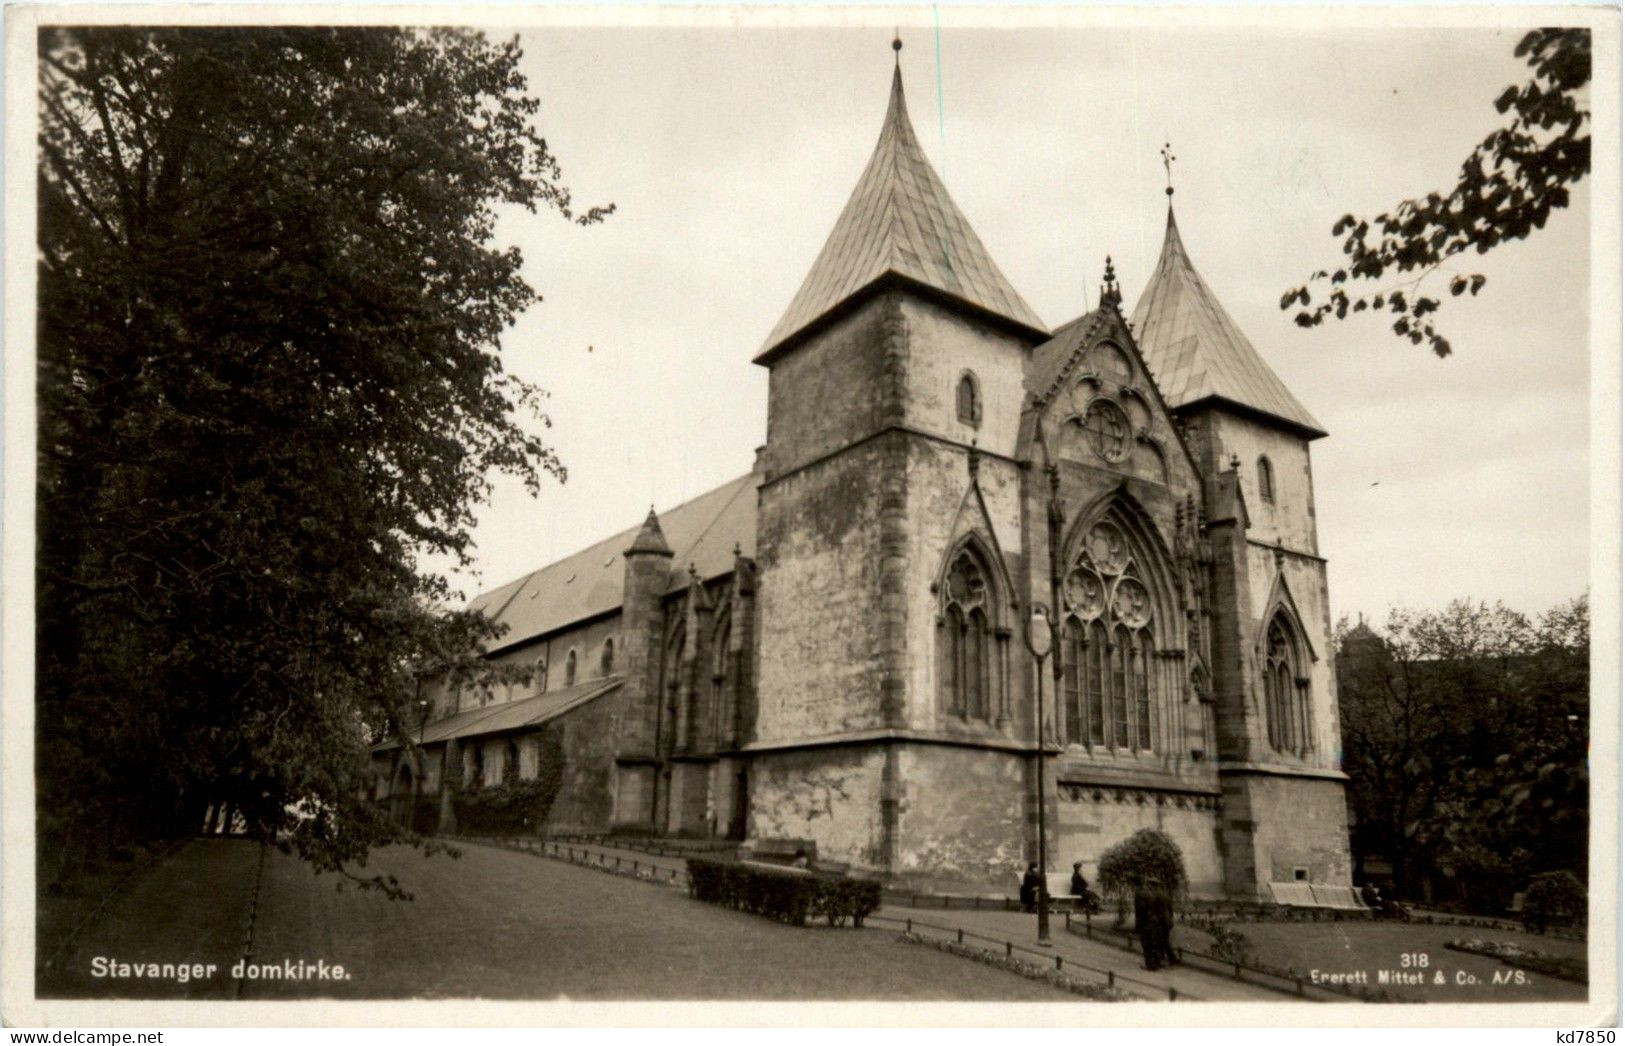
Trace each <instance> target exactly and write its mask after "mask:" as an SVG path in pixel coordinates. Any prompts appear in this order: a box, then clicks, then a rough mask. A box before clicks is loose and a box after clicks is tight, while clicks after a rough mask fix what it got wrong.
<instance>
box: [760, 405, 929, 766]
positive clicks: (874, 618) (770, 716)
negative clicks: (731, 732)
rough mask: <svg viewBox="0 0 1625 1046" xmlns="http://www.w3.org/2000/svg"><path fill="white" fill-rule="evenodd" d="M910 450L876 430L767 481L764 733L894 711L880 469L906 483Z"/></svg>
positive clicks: (822, 728)
mask: <svg viewBox="0 0 1625 1046" xmlns="http://www.w3.org/2000/svg"><path fill="white" fill-rule="evenodd" d="M902 450H903V448H902V446H901V444H898V443H897V442H896V440H895V439H894V438H892V437H884V438H881V439H877V440H871V441H869V442H866V443H863V444H861V445H860V446H857V447H854V448H852V449H850V450H848V451H846V452H845V453H842V454H840V455H838V456H836V457H834V458H830V459H827V460H825V461H823V462H820V463H819V464H816V465H813V466H811V467H809V468H806V469H804V470H802V471H799V472H796V473H794V474H792V475H790V476H787V477H784V478H783V479H780V480H778V481H770V482H769V483H768V484H767V485H764V486H763V488H762V491H761V511H760V519H759V525H758V532H757V557H758V564H759V568H760V574H759V580H758V584H757V594H756V600H757V605H758V607H759V610H758V616H757V621H758V623H759V626H760V632H759V633H758V635H759V640H758V642H759V647H758V662H757V717H756V730H755V738H756V740H757V741H758V742H773V741H783V740H802V739H810V738H819V737H828V736H831V735H836V734H840V733H843V732H849V731H855V730H864V729H873V728H875V727H878V726H881V725H882V724H883V723H884V721H885V713H884V709H883V693H884V691H885V688H886V680H887V679H888V678H889V676H890V672H891V665H890V664H889V663H888V661H887V660H886V654H887V648H886V643H885V630H884V628H883V627H882V622H881V620H880V614H881V598H882V576H883V566H884V564H883V563H882V558H883V557H882V533H883V525H882V519H881V506H882V501H883V498H884V496H885V493H886V492H885V490H884V489H883V488H884V482H883V480H882V479H880V478H879V477H886V476H895V477H897V482H898V483H900V482H901V477H902V473H903V455H902Z"/></svg>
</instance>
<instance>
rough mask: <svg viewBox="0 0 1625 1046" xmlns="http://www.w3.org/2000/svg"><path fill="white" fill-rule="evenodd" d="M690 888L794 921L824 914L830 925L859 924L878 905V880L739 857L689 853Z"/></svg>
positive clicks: (706, 897) (704, 897)
mask: <svg viewBox="0 0 1625 1046" xmlns="http://www.w3.org/2000/svg"><path fill="white" fill-rule="evenodd" d="M687 863H688V892H689V894H690V895H692V896H693V897H694V898H695V899H697V900H701V901H706V902H708V903H710V904H720V905H723V906H724V907H728V908H733V909H735V910H737V911H741V912H750V913H751V914H753V915H762V916H766V917H767V918H769V919H777V920H779V921H780V922H786V923H789V924H790V925H792V926H805V925H806V924H807V920H808V919H809V918H811V919H817V918H819V917H822V918H824V919H827V920H828V921H829V924H830V925H831V926H844V925H845V924H846V921H847V920H848V919H850V920H852V925H853V926H862V925H863V920H864V918H865V917H866V916H867V915H869V913H870V912H873V911H874V910H875V909H876V908H879V907H880V884H879V883H878V882H871V881H868V880H864V879H834V878H829V877H826V876H822V875H815V874H813V873H811V872H799V871H789V870H786V871H782V872H781V871H777V870H775V869H772V868H758V867H755V866H753V865H748V864H743V863H741V862H738V861H717V860H712V859H710V858H706V857H690V858H688V859H687Z"/></svg>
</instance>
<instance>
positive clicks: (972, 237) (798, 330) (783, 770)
mask: <svg viewBox="0 0 1625 1046" xmlns="http://www.w3.org/2000/svg"><path fill="white" fill-rule="evenodd" d="M893 46H894V49H900V48H901V43H900V42H896V41H894V43H893ZM1046 337H1047V334H1046V331H1045V329H1044V325H1043V323H1042V321H1041V320H1040V319H1039V318H1038V316H1037V315H1036V314H1035V313H1034V312H1033V311H1032V309H1031V308H1030V307H1028V305H1027V303H1026V302H1024V301H1023V300H1022V298H1021V296H1020V295H1019V294H1018V293H1017V292H1016V291H1015V289H1014V288H1013V287H1011V286H1010V284H1009V282H1008V281H1007V280H1006V279H1005V277H1004V275H1003V274H1002V273H1001V272H1000V271H999V268H998V266H997V265H995V264H994V262H993V260H992V258H991V257H989V255H988V252H987V250H986V248H985V247H984V246H983V244H982V242H981V241H980V239H978V237H977V236H976V234H975V232H974V231H973V230H972V229H971V227H970V224H969V222H968V221H967V220H966V219H965V216H964V215H963V214H962V213H961V212H960V210H959V208H958V207H957V206H956V205H955V204H954V202H953V201H952V200H951V199H950V198H949V196H948V192H947V189H946V188H945V186H944V185H943V183H942V181H941V179H940V178H939V177H938V176H937V174H936V172H935V171H934V170H933V169H932V167H931V165H930V163H929V161H928V160H927V159H926V157H925V154H924V152H923V150H922V149H921V147H920V143H919V140H918V139H917V138H916V136H915V133H914V128H913V127H912V125H911V123H910V121H909V116H908V109H907V105H906V102H905V99H904V95H903V82H902V73H901V68H900V66H899V67H898V68H897V69H895V70H894V72H893V76H892V84H891V95H890V99H889V102H888V105H887V109H886V114H885V118H884V121H883V123H882V126H881V130H880V137H879V140H878V141H877V142H876V144H875V147H874V152H873V154H872V155H871V157H870V159H869V162H868V165H867V166H866V167H865V168H864V171H863V173H862V175H861V177H860V178H859V180H858V184H857V187H856V188H855V189H854V190H853V192H852V195H851V197H850V199H849V200H848V201H847V204H846V206H845V208H844V209H843V210H842V211H841V214H840V217H839V218H838V219H837V221H836V223H835V227H834V229H833V231H832V232H831V233H830V235H829V238H828V241H827V242H826V243H825V245H824V247H823V250H822V251H820V253H819V254H818V257H817V259H816V260H815V261H814V263H813V265H812V269H811V271H810V272H809V273H808V274H807V277H806V279H805V281H804V282H803V283H802V285H801V288H800V290H799V291H798V292H797V293H796V295H795V297H794V299H793V300H792V301H791V303H790V306H789V308H788V309H787V310H786V312H785V313H784V316H783V318H782V319H781V320H780V321H779V322H778V324H777V326H776V327H774V329H773V331H772V333H771V334H770V335H769V336H768V338H767V341H766V343H765V345H764V346H763V348H762V351H761V353H760V354H759V355H758V356H757V357H756V361H755V362H757V363H758V364H760V365H762V366H765V367H767V368H768V369H769V372H770V375H769V391H768V396H769V399H768V413H767V416H768V424H767V443H766V446H765V447H764V449H763V452H762V457H761V462H762V473H761V486H760V491H759V508H758V513H759V515H758V520H759V521H758V534H757V566H758V570H759V575H758V577H759V580H758V588H757V597H758V606H759V620H760V634H759V641H758V643H759V645H758V658H759V675H758V691H757V693H758V707H757V719H756V724H755V730H754V736H753V739H752V741H751V743H750V745H749V749H748V750H749V752H750V753H751V756H752V762H751V771H750V773H751V782H750V814H749V825H748V829H747V833H748V835H749V837H750V838H752V839H760V840H797V841H799V842H805V843H810V844H812V845H813V846H815V847H816V849H817V853H818V856H819V857H821V858H831V859H836V860H843V861H850V862H852V863H854V864H855V865H858V866H862V867H866V868H870V869H875V870H879V871H883V872H888V873H892V874H901V875H906V874H911V873H915V872H920V871H923V870H946V871H948V872H951V873H955V874H964V875H975V876H979V877H981V876H992V875H1001V876H1006V877H1007V876H1008V874H1009V870H1010V869H1011V868H1012V867H1016V863H1017V861H1019V860H1020V858H1021V856H1022V847H1023V837H1024V833H1025V832H1026V831H1027V826H1026V816H1027V812H1028V811H1027V809H1026V807H1025V806H1024V805H1023V795H1024V794H1025V793H1024V791H1023V783H1024V777H1023V775H1024V774H1025V773H1026V770H1025V767H1026V756H1025V754H1024V749H1023V746H1022V745H1021V743H1020V742H1019V738H1020V737H1021V736H1023V735H1022V734H1021V732H1020V731H1021V724H1020V722H1019V719H1018V717H1019V713H1018V712H1017V710H1018V709H1020V708H1022V707H1025V704H1026V703H1025V702H1023V701H1022V700H1021V691H1020V689H1019V688H1021V687H1023V686H1024V685H1025V680H1026V675H1025V673H1024V671H1023V669H1024V666H1025V663H1026V662H1025V660H1024V658H1025V655H1024V654H1021V653H1019V652H1020V651H1021V649H1022V648H1021V640H1020V636H1019V632H1017V631H1016V629H1017V627H1018V626H1019V624H1020V622H1019V619H1018V617H1017V614H1018V610H1017V607H1018V604H1019V603H1021V602H1022V601H1024V600H1025V598H1026V597H1025V594H1024V593H1018V592H1017V591H1016V590H1015V588H1014V585H1013V584H1012V582H1011V578H1012V577H1018V576H1020V571H1019V569H1017V567H1018V565H1019V564H1018V561H1019V554H1020V548H1021V509H1020V499H1019V494H1018V487H1019V479H1018V475H1017V471H1018V470H1017V464H1016V462H1015V461H1014V459H1013V454H1014V448H1015V446H1016V443H1017V435H1018V428H1019V425H1020V415H1021V407H1022V397H1023V388H1022V387H1023V374H1024V368H1025V366H1026V364H1027V358H1028V355H1029V353H1030V350H1031V348H1032V346H1033V345H1034V344H1036V343H1037V342H1039V341H1042V340H1044V339H1045V338H1046ZM943 629H952V630H955V636H956V637H958V640H956V641H960V645H959V646H957V647H955V649H956V650H958V651H959V653H958V654H957V655H956V656H957V657H958V658H959V661H958V662H957V663H956V665H951V666H945V665H944V664H942V663H940V661H939V653H938V652H939V649H940V648H941V644H939V643H938V641H937V640H938V636H939V634H940V633H941V632H942V630H943ZM1012 637H1014V638H1012ZM967 665H968V666H970V667H969V668H967V667H966V666H967ZM944 671H957V672H959V673H961V676H960V677H961V678H964V679H967V680H968V679H971V678H974V679H975V681H976V682H975V684H974V685H968V686H967V687H964V688H961V690H962V694H961V696H962V698H963V699H962V700H946V701H945V700H940V699H939V697H940V692H941V688H940V687H939V686H938V685H937V681H938V679H939V678H940V676H941V674H942V673H943V672H944ZM966 673H970V674H968V675H967V674H966ZM1027 736H1030V732H1029V734H1028V735H1027ZM1027 791H1030V786H1028V788H1027Z"/></svg>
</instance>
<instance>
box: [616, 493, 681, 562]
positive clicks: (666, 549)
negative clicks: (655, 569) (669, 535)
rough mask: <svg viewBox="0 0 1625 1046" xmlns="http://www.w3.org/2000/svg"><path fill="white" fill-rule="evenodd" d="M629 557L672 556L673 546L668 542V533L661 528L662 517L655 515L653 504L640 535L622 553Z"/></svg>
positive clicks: (639, 532)
mask: <svg viewBox="0 0 1625 1046" xmlns="http://www.w3.org/2000/svg"><path fill="white" fill-rule="evenodd" d="M621 554H622V555H623V556H626V557H627V558H628V559H631V558H632V557H633V556H638V555H654V556H664V557H666V558H667V559H670V558H671V555H672V552H671V546H670V545H668V544H666V534H665V532H664V531H662V530H661V529H660V517H659V516H657V515H655V508H654V506H653V505H650V506H649V515H648V518H646V519H645V520H644V521H643V526H642V528H641V529H639V530H638V536H637V537H635V538H633V539H632V544H631V545H630V546H628V547H627V550H626V551H625V552H623V553H621Z"/></svg>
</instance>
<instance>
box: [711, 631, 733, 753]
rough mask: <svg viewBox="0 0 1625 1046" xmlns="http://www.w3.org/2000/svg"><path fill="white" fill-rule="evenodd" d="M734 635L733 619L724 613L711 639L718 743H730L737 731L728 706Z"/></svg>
mask: <svg viewBox="0 0 1625 1046" xmlns="http://www.w3.org/2000/svg"><path fill="white" fill-rule="evenodd" d="M732 635H733V619H732V618H731V617H730V616H729V615H727V614H724V615H723V617H722V620H721V621H720V622H718V623H717V628H716V631H715V632H714V633H713V634H712V639H711V714H712V715H713V716H715V717H716V736H717V744H718V745H723V744H727V743H729V741H730V740H731V738H732V737H733V736H734V733H735V729H734V728H735V722H734V715H733V714H730V712H729V708H728V643H729V641H730V639H731V638H732Z"/></svg>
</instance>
